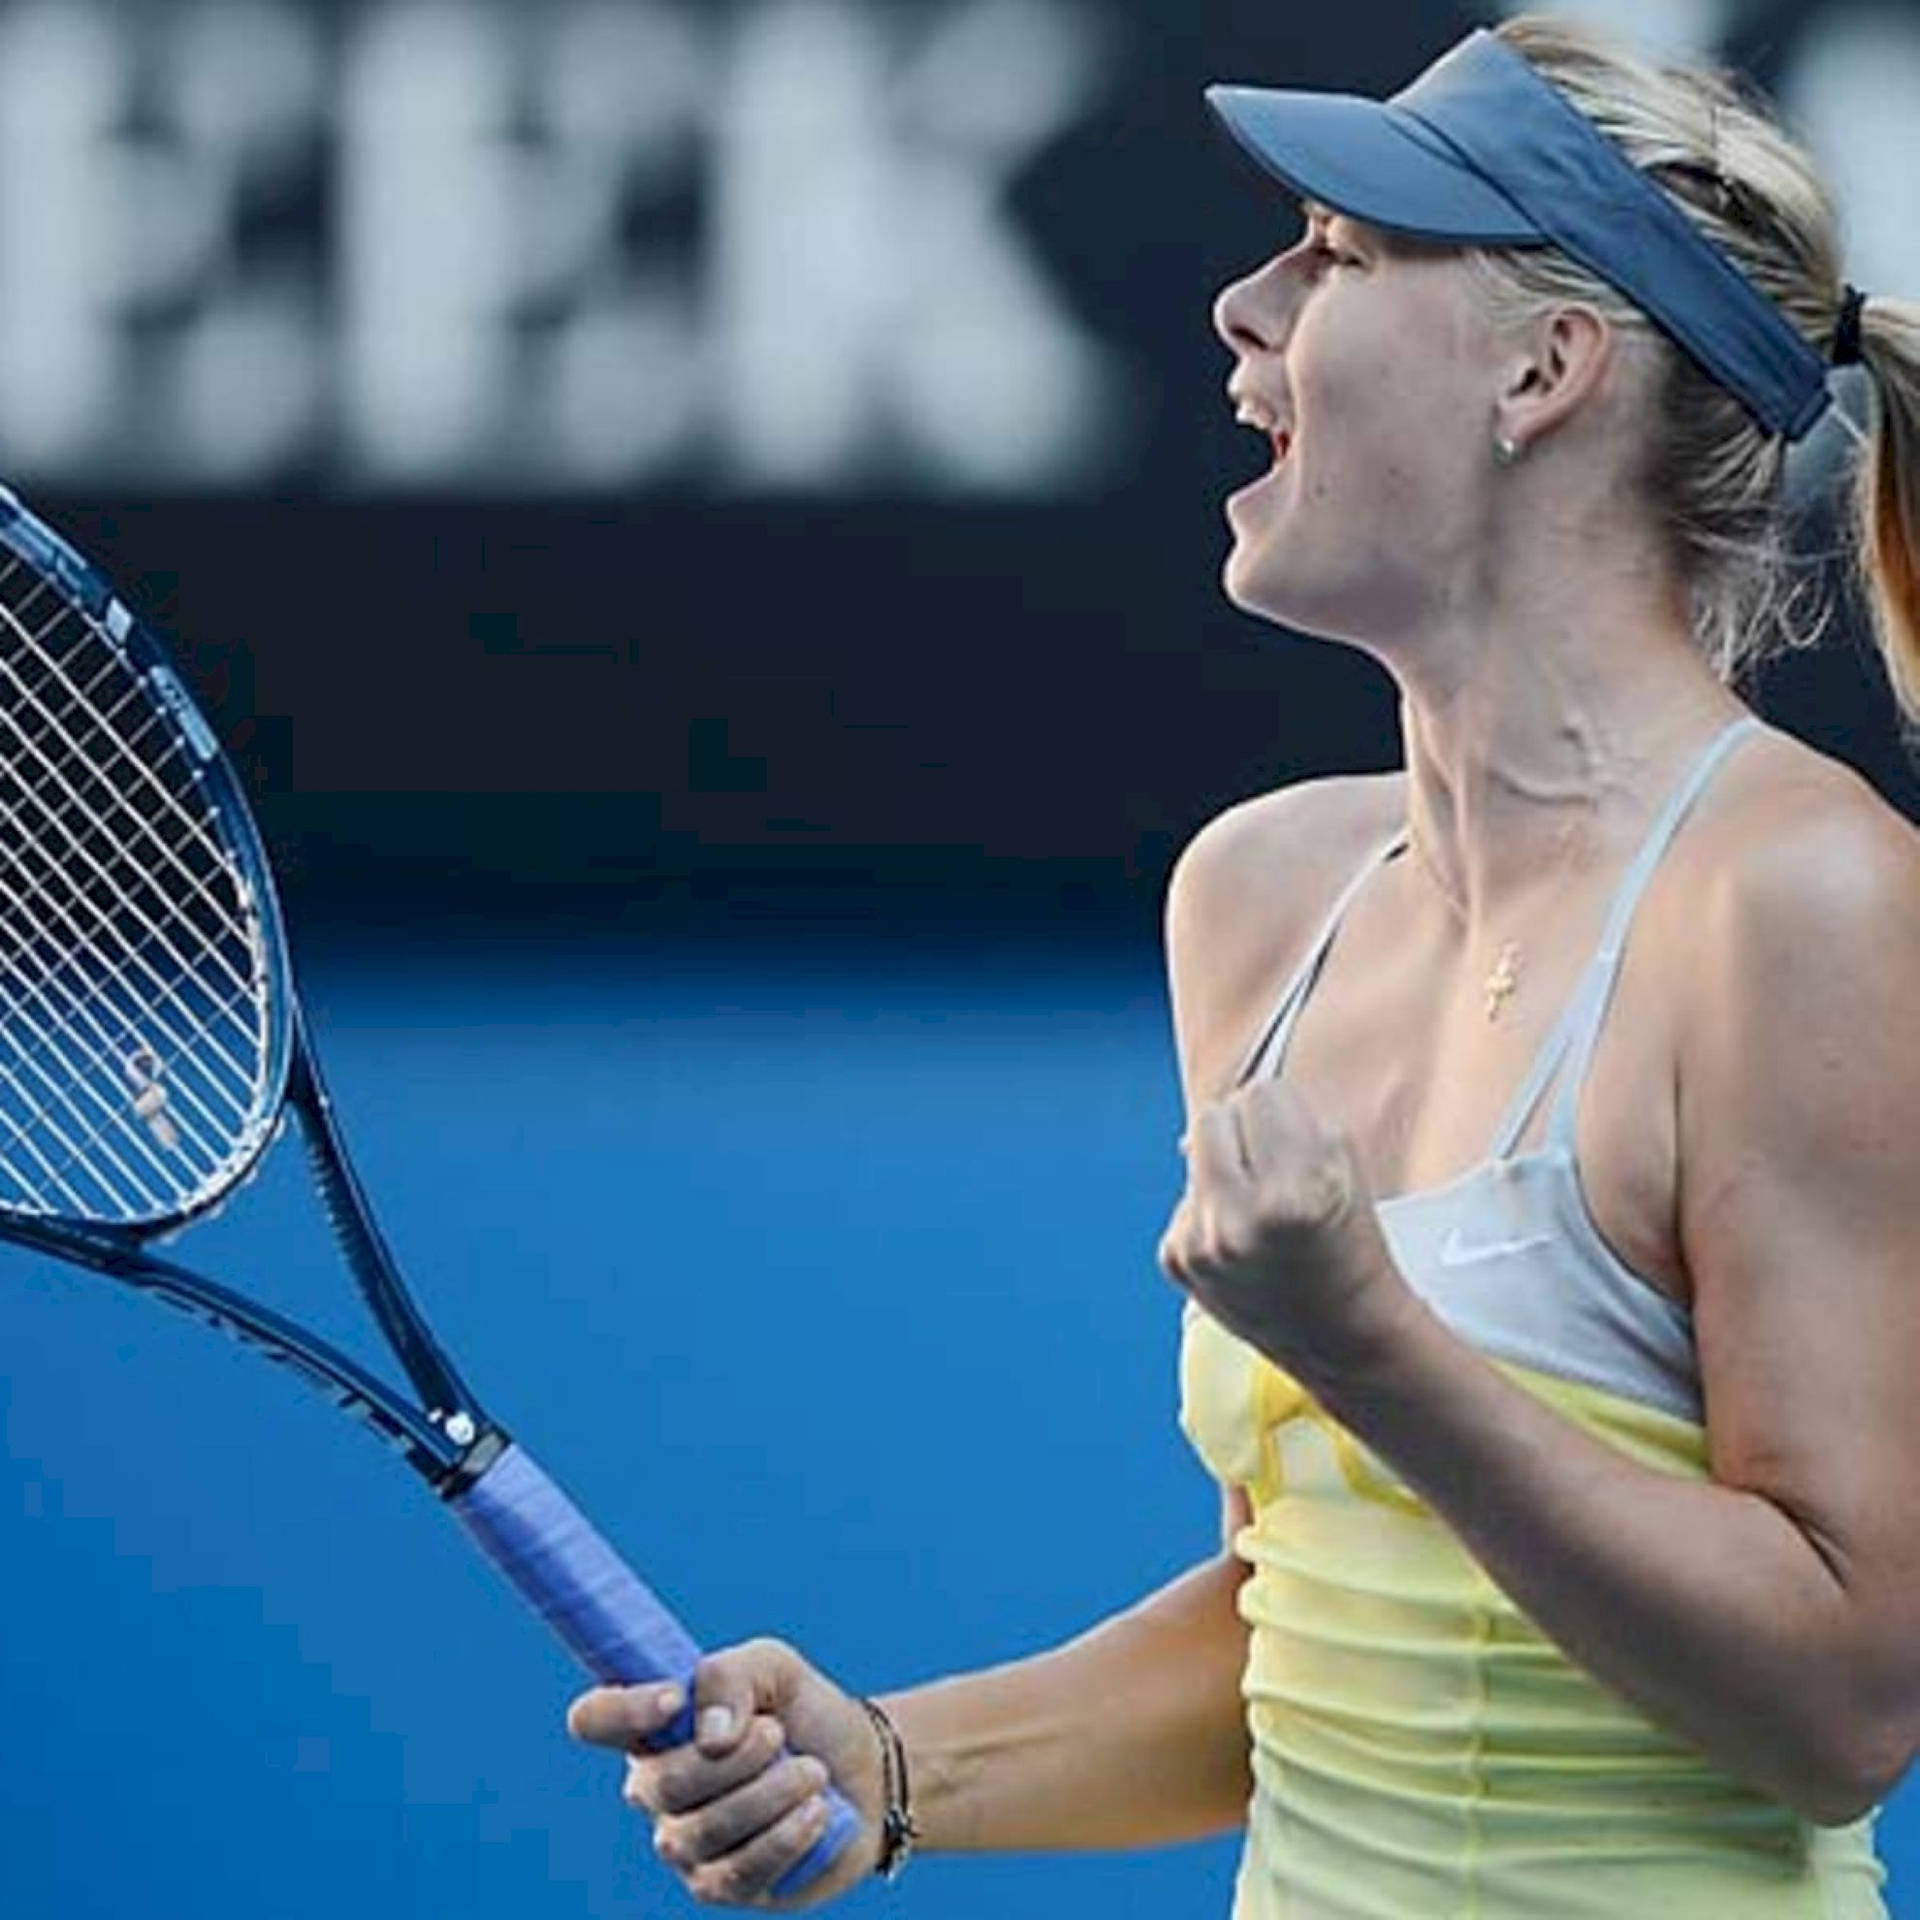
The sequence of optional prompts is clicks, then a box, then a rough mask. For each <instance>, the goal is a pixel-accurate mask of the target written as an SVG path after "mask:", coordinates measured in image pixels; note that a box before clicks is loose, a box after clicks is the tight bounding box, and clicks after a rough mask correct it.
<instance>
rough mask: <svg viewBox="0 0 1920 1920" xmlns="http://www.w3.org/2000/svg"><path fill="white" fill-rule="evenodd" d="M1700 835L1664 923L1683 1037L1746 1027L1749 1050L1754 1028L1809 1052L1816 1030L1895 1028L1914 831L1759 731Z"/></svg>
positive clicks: (1850, 774) (1907, 1005) (1908, 932)
mask: <svg viewBox="0 0 1920 1920" xmlns="http://www.w3.org/2000/svg"><path fill="white" fill-rule="evenodd" d="M1702 825H1703V831H1702V832H1701V834H1700V835H1699V836H1698V837H1697V839H1696V840H1695V844H1694V846H1693V847H1692V848H1691V849H1690V850H1689V853H1688V856H1687V858H1686V859H1685V861H1684V862H1683V863H1680V864H1681V867H1682V870H1681V871H1678V872H1676V874H1675V876H1674V881H1675V885H1674V887H1673V889H1672V890H1671V894H1670V901H1671V903H1672V904H1671V907H1670V912H1669V914H1668V916H1667V917H1668V919H1669V922H1670V924H1671V925H1672V926H1673V928H1674V930H1675V931H1677V932H1678V933H1679V934H1680V936H1681V937H1682V938H1684V940H1685V942H1686V947H1687V952H1688V955H1689V962H1690V963H1689V964H1688V965H1687V966H1685V967H1683V968H1680V969H1677V970H1676V975H1675V977H1676V978H1677V979H1678V980H1679V981H1680V982H1681V983H1682V989H1681V991H1682V995H1683V999H1684V1002H1685V1004H1684V1005H1683V1007H1682V1009H1681V1011H1682V1013H1683V1019H1682V1022H1681V1027H1680V1031H1681V1032H1682V1033H1683V1034H1686V1035H1690V1036H1692V1037H1693V1038H1694V1039H1695V1040H1696V1041H1697V1042H1700V1043H1702V1044H1716V1043H1718V1044H1727V1045H1733V1044H1741V1043H1742V1039H1741V1036H1740V1029H1742V1028H1745V1035H1744V1041H1745V1043H1750V1042H1751V1039H1752V1037H1753V1028H1752V1026H1751V1025H1750V1024H1749V1023H1750V1022H1753V1021H1763V1022H1765V1023H1766V1025H1767V1026H1768V1027H1769V1028H1770V1029H1772V1030H1774V1031H1777V1032H1787V1031H1791V1032H1796V1033H1797V1034H1798V1035H1799V1037H1801V1038H1803V1039H1805V1040H1806V1041H1808V1042H1811V1041H1812V1040H1813V1039H1814V1036H1815V1032H1816V1031H1817V1030H1818V1029H1819V1028H1820V1027H1822V1026H1824V1025H1825V1024H1827V1023H1829V1022H1833V1021H1839V1022H1841V1023H1842V1024H1843V1025H1844V1024H1846V1023H1848V1022H1852V1023H1854V1029H1855V1031H1856V1032H1859V1031H1860V1030H1861V1029H1862V1027H1863V1026H1865V1025H1867V1024H1870V1023H1871V1022H1872V1021H1873V1020H1875V1019H1876V1018H1877V1017H1880V1016H1882V1015H1885V1016H1889V1017H1898V1016H1899V1015H1900V1014H1901V1012H1902V1003H1903V1002H1904V1010H1905V1016H1906V1017H1907V1018H1910V1017H1911V993H1912V985H1911V983H1912V981H1913V980H1914V978H1915V977H1916V969H1920V830H1916V829H1915V827H1914V825H1913V823H1912V822H1911V821H1909V820H1908V819H1906V818H1905V816H1904V815H1902V814H1901V813H1899V812H1898V811H1897V810H1896V809H1895V808H1893V807H1892V806H1890V805H1888V803H1887V802H1886V801H1885V800H1884V799H1882V798H1881V796H1880V795H1879V794H1878V793H1877V792H1876V791H1875V790H1874V788H1873V787H1872V785H1871V784H1870V783H1869V782H1868V781H1866V780H1865V779H1863V778H1862V777H1861V776H1860V775H1859V774H1858V773H1856V772H1855V771H1854V770H1853V769H1852V768H1851V767H1848V766H1846V765H1844V764H1842V763H1841V762H1839V761H1837V760H1834V759H1832V758H1830V757H1828V756H1827V755H1825V754H1823V753H1820V752H1819V751H1817V750H1816V749H1815V748H1813V747H1810V746H1808V745H1806V744H1805V743H1804V742H1802V741H1799V740H1795V739H1793V738H1792V737H1791V736H1790V735H1787V734H1782V733H1777V732H1770V733H1769V734H1768V735H1767V737H1766V740H1765V742H1764V745H1763V746H1761V747H1757V748H1756V749H1755V750H1754V751H1753V753H1752V756H1751V760H1750V763H1749V764H1748V765H1747V766H1746V767H1744V768H1742V769H1741V771H1740V778H1739V779H1738V780H1737V781H1730V782H1729V790H1728V792H1727V795H1726V800H1725V804H1724V805H1722V806H1719V807H1716V808H1715V809H1714V810H1713V815H1712V817H1711V819H1710V820H1708V821H1705V822H1703V823H1702ZM1683 903H1684V908H1683ZM1682 919H1684V921H1685V925H1684V926H1680V925H1679V922H1680V921H1681V920H1682ZM1805 1023H1811V1025H1809V1024H1805ZM1859 1051H1861V1052H1862V1053H1868V1052H1873V1051H1876V1049H1873V1048H1866V1049H1860V1050H1859ZM1883 1057H1884V1056H1883Z"/></svg>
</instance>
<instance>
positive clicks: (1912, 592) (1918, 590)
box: [1859, 299, 1920, 728]
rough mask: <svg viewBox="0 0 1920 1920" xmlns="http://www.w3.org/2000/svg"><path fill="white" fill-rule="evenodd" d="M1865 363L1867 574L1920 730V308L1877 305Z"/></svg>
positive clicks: (1863, 546)
mask: <svg viewBox="0 0 1920 1920" xmlns="http://www.w3.org/2000/svg"><path fill="white" fill-rule="evenodd" d="M1860 321H1861V325H1860V349H1861V354H1860V357H1861V360H1862V362H1863V364H1864V365H1865V366H1866V368H1867V370H1868V371H1869V372H1870V373H1871V374H1872V376H1873V392H1874V404H1873V412H1874V421H1873V428H1872V435H1871V445H1870V447H1869V450H1868V452H1867V456H1866V458H1865V459H1864V460H1863V461H1862V462H1861V465H1860V483H1859V525H1860V568H1861V572H1862V574H1863V575H1864V585H1865V588H1866V596H1865V597H1866V601H1867V605H1868V607H1869V609H1870V610H1871V612H1872V616H1873V629H1874V637H1875V639H1876V640H1878V642H1879V644H1880V653H1881V657H1882V659H1884V660H1885V662H1886V667H1887V678H1888V680H1889V681H1890V682H1891V683H1892V686H1893V693H1894V698H1895V699H1896V700H1898V701H1899V703H1900V711H1901V713H1902V714H1903V715H1904V716H1905V718H1906V720H1907V723H1908V725H1909V727H1910V728H1913V727H1920V306H1915V305H1913V304H1911V303H1909V302H1903V301H1893V300H1881V299H1870V300H1869V301H1868V302H1867V304H1866V306H1865V307H1864V308H1863V309H1862V311H1861V316H1860Z"/></svg>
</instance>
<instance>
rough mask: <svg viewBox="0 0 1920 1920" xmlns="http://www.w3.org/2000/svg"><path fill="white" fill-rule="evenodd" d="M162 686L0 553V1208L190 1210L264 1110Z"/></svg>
mask: <svg viewBox="0 0 1920 1920" xmlns="http://www.w3.org/2000/svg"><path fill="white" fill-rule="evenodd" d="M169 691H171V690H170V689H169V688H167V687H165V686H163V685H161V684H159V683H158V681H157V676H156V675H155V674H154V673H153V672H152V671H151V670H149V671H148V672H145V673H143V672H142V671H141V670H140V669H139V667H138V666H137V665H136V664H135V663H134V662H132V661H131V660H130V659H129V658H128V657H127V655H126V654H125V652H124V651H123V650H122V648H121V647H120V645H119V644H118V642H117V641H116V640H115V639H114V638H113V636H112V635H111V634H109V633H108V632H107V631H106V630H105V629H103V628H101V627H100V626H99V625H98V624H97V623H96V622H94V621H93V620H92V619H90V618H89V617H88V616H86V615H84V614H82V613H81V612H80V611H79V610H78V609H77V608H76V607H75V606H73V605H72V604H71V603H70V602H68V601H67V600H66V599H65V598H64V597H63V596H61V595H58V594H55V593H53V592H52V591H51V590H50V589H49V588H48V587H47V585H46V583H45V582H44V580H42V579H41V577H40V576H39V575H37V574H36V573H34V572H32V571H31V570H29V569H28V568H26V567H25V566H23V565H22V564H21V563H20V562H18V561H13V562H11V563H10V564H7V565H5V566H0V1205H4V1206H7V1207H12V1208H14V1209H16V1210H23V1211H34V1212H43V1213H61V1214H68V1215H75V1216H80V1217H84V1218H90V1219H96V1220H108V1221H117V1222H129V1223H131V1222H137V1221H140V1220H154V1219H160V1218H164V1217H168V1216H170V1215H174V1214H177V1213H181V1212H184V1211H186V1210H188V1209H189V1208H190V1207H191V1206H193V1205H194V1204H195V1203H196V1201H197V1200H199V1199H200V1198H201V1197H203V1196H205V1195H207V1194H210V1193H212V1192H214V1191H217V1190H218V1189H219V1188H220V1187H222V1186H224V1185H225V1184H226V1183H227V1181H228V1180H229V1179H230V1178H231V1177H232V1173H233V1170H234V1167H235V1165H236V1163H237V1162H243V1161H246V1160H250V1159H251V1157H252V1155H253V1152H254V1150H255V1148H256V1147H257V1144H258V1138H259V1133H260V1131H261V1129H262V1128H263V1127H264V1126H265V1125H266V1115H265V1108H266V1104H267V1100H268V1098H269V1089H268V1088H267V1086H266V1076H267V1050H268V1041H267V1035H268V1008H267V999H268V979H267V967H266V961H265V954H264V941H263V936H262V930H261V926H260V921H259V915H258V913H257V910H256V904H255V901H254V898H253V893H252V889H251V887H250V885H249V883H248V881H247V879H246V876H245V871H244V868H243V866H242V864H241V863H240V862H239V861H238V860H237V859H236V857H235V856H234V854H233V853H232V852H231V851H230V850H229V845H228V842H227V839H226V836H225V835H224V834H223V833H222V831H221V830H220V827H219V824H218V808H217V806H216V804H215V802H214V801H213V799H212V797H211V796H210V794H209V793H208V792H207V790H206V787H205V784H204V782H203V780H202V777H201V760H200V756H199V754H198V753H197V752H196V751H195V747H194V743H193V741H192V738H191V736H190V735H189V733H188V732H187V730H186V727H185V726H184V725H183V723H182V721H181V719H180V718H179V716H178V715H177V713H176V712H175V711H174V709H173V706H172V704H171V702H170V701H169V699H168V697H167V696H168V693H169Z"/></svg>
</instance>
